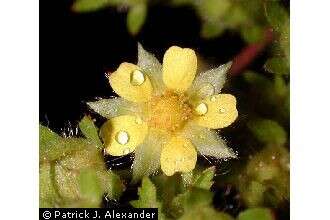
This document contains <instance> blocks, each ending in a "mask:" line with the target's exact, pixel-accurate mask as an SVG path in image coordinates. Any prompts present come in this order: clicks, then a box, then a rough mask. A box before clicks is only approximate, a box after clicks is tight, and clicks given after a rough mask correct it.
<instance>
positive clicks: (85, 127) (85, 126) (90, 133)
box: [79, 116, 103, 149]
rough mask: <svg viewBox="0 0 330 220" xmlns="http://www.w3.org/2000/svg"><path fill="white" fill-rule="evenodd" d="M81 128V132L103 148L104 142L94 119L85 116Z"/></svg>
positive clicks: (98, 146)
mask: <svg viewBox="0 0 330 220" xmlns="http://www.w3.org/2000/svg"><path fill="white" fill-rule="evenodd" d="M79 128H80V130H81V132H82V133H83V134H84V135H85V137H86V138H87V139H88V140H90V141H91V142H92V143H93V144H95V146H96V147H97V148H99V149H102V148H103V145H102V142H101V140H100V138H99V135H98V131H97V128H96V126H95V125H94V122H93V120H92V119H91V118H90V117H88V116H85V117H83V119H82V120H81V121H80V123H79Z"/></svg>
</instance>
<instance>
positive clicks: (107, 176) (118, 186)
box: [98, 171, 125, 200]
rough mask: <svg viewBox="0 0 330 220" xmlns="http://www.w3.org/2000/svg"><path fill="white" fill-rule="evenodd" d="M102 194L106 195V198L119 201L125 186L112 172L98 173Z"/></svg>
mask: <svg viewBox="0 0 330 220" xmlns="http://www.w3.org/2000/svg"><path fill="white" fill-rule="evenodd" d="M98 175H99V177H100V180H101V181H102V186H103V187H104V192H105V193H107V198H110V199H113V200H119V198H120V197H121V195H122V194H123V192H124V190H125V186H124V184H123V182H122V181H121V179H120V177H119V176H118V175H116V174H115V173H113V172H110V171H103V172H101V173H98Z"/></svg>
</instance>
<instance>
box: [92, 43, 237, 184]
mask: <svg viewBox="0 0 330 220" xmlns="http://www.w3.org/2000/svg"><path fill="white" fill-rule="evenodd" d="M230 65H231V63H228V64H224V65H221V66H219V67H218V68H215V69H211V70H209V71H206V72H204V73H200V74H197V75H196V71H197V57H196V54H195V52H194V51H193V50H192V49H188V48H180V47H177V46H172V47H170V48H169V49H168V50H167V51H166V53H165V55H164V58H163V65H161V64H160V63H159V62H158V60H157V59H156V58H155V57H154V56H153V55H152V54H150V53H148V52H147V51H145V50H144V49H143V48H142V46H141V45H140V44H139V46H138V64H137V65H134V64H131V63H122V64H120V66H119V67H118V69H117V70H116V71H115V72H114V73H112V74H111V75H110V76H109V82H110V85H111V87H112V88H113V90H114V91H115V92H116V93H117V94H118V95H119V96H120V98H113V99H103V100H99V101H97V102H91V103H88V104H89V106H90V107H91V108H92V109H93V110H94V111H96V112H98V113H99V114H101V115H102V116H104V117H106V118H108V119H109V120H108V121H107V122H106V123H105V124H104V125H103V126H102V127H101V129H100V136H101V138H102V139H103V141H104V144H105V151H106V152H107V153H108V154H110V155H113V156H122V155H126V154H129V153H131V152H134V153H135V159H134V162H133V175H134V178H140V177H142V176H144V175H150V174H154V173H155V172H157V170H158V169H159V167H160V168H161V170H162V171H163V172H164V173H165V174H166V175H168V176H171V175H173V174H174V173H175V172H190V171H191V170H193V169H194V167H195V165H196V161H197V152H199V153H201V154H203V155H207V156H213V157H216V158H231V157H235V154H234V153H233V151H232V150H231V149H230V148H228V147H227V146H226V144H225V141H224V140H223V139H221V138H220V137H219V135H218V134H217V132H216V130H212V129H219V128H223V127H226V126H228V125H230V124H231V123H233V122H234V121H235V119H236V118H237V116H238V113H237V110H236V99H235V97H234V96H232V95H230V94H219V93H220V90H221V88H222V87H223V84H224V82H225V78H226V72H227V71H228V69H229V68H230Z"/></svg>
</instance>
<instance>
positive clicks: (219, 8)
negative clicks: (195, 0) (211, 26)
mask: <svg viewBox="0 0 330 220" xmlns="http://www.w3.org/2000/svg"><path fill="white" fill-rule="evenodd" d="M231 4H232V2H231V1H229V0H221V1H219V0H207V1H200V2H199V4H198V5H197V8H198V12H199V13H200V15H201V16H202V17H204V18H206V19H207V20H211V21H214V20H219V19H220V18H221V17H222V16H224V15H225V14H226V13H227V12H228V11H229V9H230V6H231Z"/></svg>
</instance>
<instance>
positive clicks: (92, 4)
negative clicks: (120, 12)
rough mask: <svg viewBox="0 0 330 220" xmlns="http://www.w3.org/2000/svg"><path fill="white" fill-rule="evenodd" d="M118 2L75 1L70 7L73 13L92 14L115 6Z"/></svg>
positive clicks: (111, 0) (104, 0)
mask: <svg viewBox="0 0 330 220" xmlns="http://www.w3.org/2000/svg"><path fill="white" fill-rule="evenodd" d="M119 3H120V0H76V1H75V2H74V4H73V5H72V10H74V11H75V12H93V11H97V10H99V9H103V8H106V7H110V6H116V5H117V4H119Z"/></svg>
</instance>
